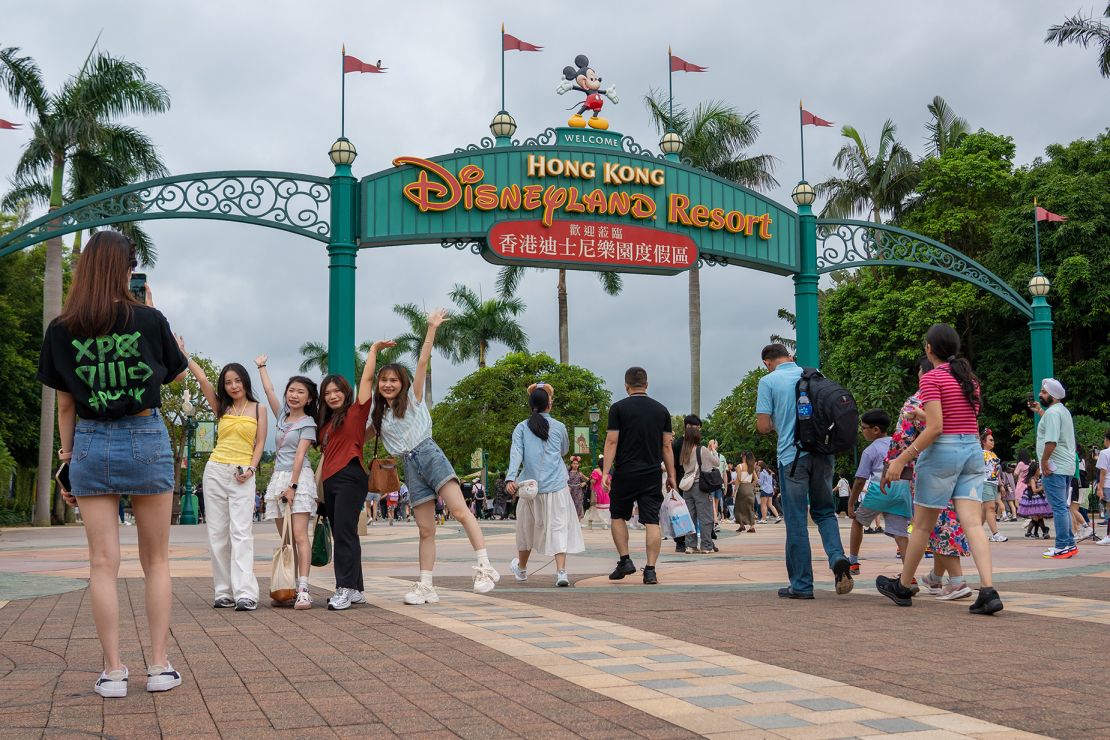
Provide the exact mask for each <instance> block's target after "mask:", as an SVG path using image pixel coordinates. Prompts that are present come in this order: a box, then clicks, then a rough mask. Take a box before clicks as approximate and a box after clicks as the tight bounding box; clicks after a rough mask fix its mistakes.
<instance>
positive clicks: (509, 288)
mask: <svg viewBox="0 0 1110 740" xmlns="http://www.w3.org/2000/svg"><path fill="white" fill-rule="evenodd" d="M527 269H528V268H527V267H524V266H523V265H507V266H505V267H502V268H501V269H500V270H499V271H498V273H497V292H498V293H500V294H501V295H502V296H503V297H506V298H507V297H509V296H511V295H513V294H514V293H516V290H517V287H518V286H519V285H520V280H521V278H523V277H524V271H525V270H527ZM533 269H537V270H540V271H542V270H543V268H533ZM594 275H596V276H597V279H598V281H599V282H600V283H601V288H602V290H604V291H605V293H606V295H619V294H620V292H621V288H622V287H623V282H622V280H621V276H620V273H617V272H595V273H594ZM556 295H557V297H558V301H559V362H560V363H562V364H563V365H569V364H570V327H569V325H568V320H569V313H570V312H569V311H568V309H567V271H566V270H565V269H563V268H559V281H558V283H557V286H556Z"/></svg>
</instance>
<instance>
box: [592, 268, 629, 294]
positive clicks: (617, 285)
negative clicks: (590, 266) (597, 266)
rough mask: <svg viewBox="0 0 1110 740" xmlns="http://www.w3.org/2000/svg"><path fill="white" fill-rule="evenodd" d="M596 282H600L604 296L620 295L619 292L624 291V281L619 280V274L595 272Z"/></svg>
mask: <svg viewBox="0 0 1110 740" xmlns="http://www.w3.org/2000/svg"><path fill="white" fill-rule="evenodd" d="M594 274H595V275H597V279H598V281H600V282H601V289H602V290H604V291H605V294H606V295H620V292H621V290H623V289H624V280H623V279H622V278H621V274H620V273H619V272H597V273H594Z"/></svg>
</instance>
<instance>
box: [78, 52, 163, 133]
mask: <svg viewBox="0 0 1110 740" xmlns="http://www.w3.org/2000/svg"><path fill="white" fill-rule="evenodd" d="M71 82H72V84H71V85H68V86H66V87H65V88H64V89H65V90H66V93H65V94H64V95H63V96H61V97H62V98H63V105H64V106H65V107H66V108H69V109H70V112H71V114H73V115H74V117H75V118H80V119H85V120H93V121H99V120H107V119H111V118H117V117H121V116H133V115H150V114H153V113H165V112H166V111H167V110H169V107H170V96H169V93H168V92H167V91H166V89H165V88H164V87H162V86H161V85H159V84H157V83H155V82H150V81H149V80H147V78H146V70H145V69H143V67H142V66H141V65H139V64H136V63H134V62H129V61H127V60H125V59H119V58H117V57H113V56H112V55H110V54H107V53H105V52H99V53H97V54H95V55H94V56H93V57H92V59H90V60H89V62H88V63H87V66H86V69H85V71H84V73H83V74H81V75H80V76H79V77H76V78H74V79H73V80H72V81H71Z"/></svg>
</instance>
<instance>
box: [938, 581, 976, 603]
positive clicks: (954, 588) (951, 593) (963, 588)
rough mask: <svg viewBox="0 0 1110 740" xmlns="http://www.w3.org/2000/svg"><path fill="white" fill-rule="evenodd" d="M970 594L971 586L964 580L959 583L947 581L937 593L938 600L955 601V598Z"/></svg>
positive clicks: (963, 597)
mask: <svg viewBox="0 0 1110 740" xmlns="http://www.w3.org/2000/svg"><path fill="white" fill-rule="evenodd" d="M968 596H971V587H970V586H968V585H967V583H966V582H965V581H960V582H959V583H949V584H948V585H946V586H945V587H944V588H943V589H941V591H940V593H938V594H937V600H938V601H955V600H956V599H966V598H967V597H968Z"/></svg>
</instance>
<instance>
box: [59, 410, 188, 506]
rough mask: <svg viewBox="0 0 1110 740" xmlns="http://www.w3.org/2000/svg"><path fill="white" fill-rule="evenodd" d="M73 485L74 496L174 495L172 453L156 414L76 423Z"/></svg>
mask: <svg viewBox="0 0 1110 740" xmlns="http://www.w3.org/2000/svg"><path fill="white" fill-rule="evenodd" d="M69 480H70V485H72V486H73V495H74V496H103V495H107V494H126V495H130V496H146V495H150V494H157V493H168V492H170V491H172V490H173V452H171V451H170V435H169V432H168V431H166V424H165V422H163V421H162V415H161V414H160V413H158V409H151V411H150V416H125V417H123V418H122V419H113V420H111V421H95V420H91V419H78V420H77V425H76V427H75V428H74V432H73V457H72V458H71V459H70V462H69Z"/></svg>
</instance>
